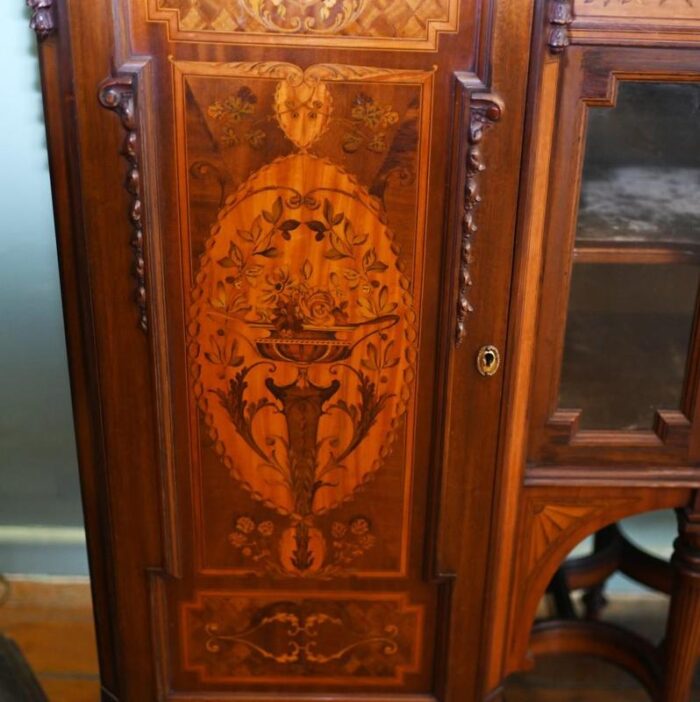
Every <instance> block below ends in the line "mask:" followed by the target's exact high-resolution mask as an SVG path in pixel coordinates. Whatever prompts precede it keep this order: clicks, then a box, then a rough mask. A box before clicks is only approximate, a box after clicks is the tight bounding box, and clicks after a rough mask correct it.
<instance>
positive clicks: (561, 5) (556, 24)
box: [547, 0, 574, 54]
mask: <svg viewBox="0 0 700 702" xmlns="http://www.w3.org/2000/svg"><path fill="white" fill-rule="evenodd" d="M573 21H574V13H573V10H572V9H571V0H550V4H549V24H550V29H549V37H548V41H547V43H548V44H549V48H550V50H551V52H552V53H553V54H559V53H561V52H562V51H564V49H565V48H566V47H567V46H569V44H571V37H570V36H569V27H570V26H571V23H572V22H573Z"/></svg>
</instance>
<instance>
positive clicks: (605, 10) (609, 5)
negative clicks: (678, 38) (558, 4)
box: [574, 0, 700, 20]
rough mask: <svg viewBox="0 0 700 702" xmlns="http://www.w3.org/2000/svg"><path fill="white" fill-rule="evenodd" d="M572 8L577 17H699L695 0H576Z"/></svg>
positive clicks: (699, 5) (678, 18)
mask: <svg viewBox="0 0 700 702" xmlns="http://www.w3.org/2000/svg"><path fill="white" fill-rule="evenodd" d="M574 9H575V14H576V16H577V17H579V16H580V17H591V16H595V17H629V18H639V19H647V18H648V19H669V20H674V19H676V20H681V19H700V3H698V2H697V1H696V0H576V2H575V3H574Z"/></svg>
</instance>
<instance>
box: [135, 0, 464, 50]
mask: <svg viewBox="0 0 700 702" xmlns="http://www.w3.org/2000/svg"><path fill="white" fill-rule="evenodd" d="M145 1H146V2H148V13H149V14H148V16H149V19H151V20H161V21H167V22H168V32H169V36H170V38H171V39H180V40H186V41H191V40H193V39H194V40H198V41H205V42H211V41H230V42H236V43H247V44H265V43H275V44H279V43H283V44H299V43H301V44H306V45H309V46H323V45H325V46H353V45H355V46H362V47H365V46H367V47H369V46H372V45H376V46H378V47H385V48H391V49H401V48H404V49H419V50H434V49H436V48H437V39H438V35H439V33H441V32H455V31H456V30H457V27H458V20H459V6H460V3H459V0H384V2H370V1H369V0H210V1H209V2H206V3H204V2H199V1H198V0H145Z"/></svg>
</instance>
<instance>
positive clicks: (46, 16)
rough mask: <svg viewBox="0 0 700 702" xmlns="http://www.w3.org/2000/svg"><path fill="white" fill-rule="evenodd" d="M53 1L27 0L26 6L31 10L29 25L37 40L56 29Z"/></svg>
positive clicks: (42, 38)
mask: <svg viewBox="0 0 700 702" xmlns="http://www.w3.org/2000/svg"><path fill="white" fill-rule="evenodd" d="M53 3H54V0H27V7H28V8H29V9H30V10H31V11H32V18H31V20H30V21H29V26H30V27H31V28H32V29H33V30H34V32H35V33H36V36H37V38H38V39H39V41H42V40H44V39H46V37H48V36H49V35H50V34H51V33H52V32H53V31H54V30H55V29H56V21H55V19H54V5H53Z"/></svg>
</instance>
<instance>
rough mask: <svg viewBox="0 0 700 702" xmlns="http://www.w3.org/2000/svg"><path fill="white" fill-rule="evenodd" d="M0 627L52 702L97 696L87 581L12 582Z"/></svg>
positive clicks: (82, 701) (91, 700)
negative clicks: (19, 652) (29, 666)
mask: <svg viewBox="0 0 700 702" xmlns="http://www.w3.org/2000/svg"><path fill="white" fill-rule="evenodd" d="M0 631H2V633H4V634H5V635H6V636H9V637H10V638H12V639H14V640H15V641H16V642H17V644H18V645H19V647H20V649H21V650H22V653H23V654H24V656H25V658H26V659H27V660H28V661H29V664H30V665H31V667H32V668H33V670H34V673H35V674H36V676H37V678H38V679H39V682H40V683H41V686H42V687H43V688H44V691H45V692H46V695H47V696H48V698H49V700H51V702H97V701H98V700H99V690H100V685H99V677H98V667H97V654H96V651H95V634H94V628H93V622H92V606H91V601H90V586H89V584H88V583H86V582H65V581H64V582H51V581H47V582H26V581H11V582H10V592H9V597H8V599H7V601H6V602H5V603H4V604H3V605H2V606H0Z"/></svg>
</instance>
